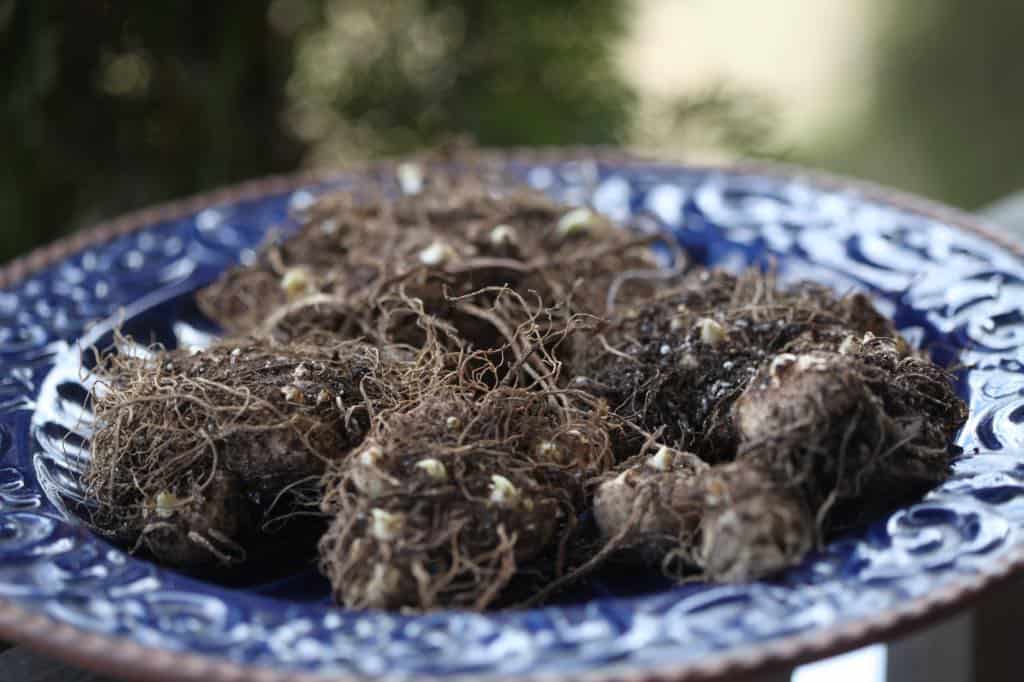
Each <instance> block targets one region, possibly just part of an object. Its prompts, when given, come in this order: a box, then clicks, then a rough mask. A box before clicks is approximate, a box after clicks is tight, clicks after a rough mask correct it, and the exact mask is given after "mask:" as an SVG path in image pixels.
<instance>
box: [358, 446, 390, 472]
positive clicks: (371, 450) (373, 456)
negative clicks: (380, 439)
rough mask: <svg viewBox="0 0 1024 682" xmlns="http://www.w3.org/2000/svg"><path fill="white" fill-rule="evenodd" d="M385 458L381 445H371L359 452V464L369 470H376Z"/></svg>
mask: <svg viewBox="0 0 1024 682" xmlns="http://www.w3.org/2000/svg"><path fill="white" fill-rule="evenodd" d="M383 457H384V448H382V447H381V446H379V445H369V446H367V447H365V448H363V449H362V450H361V451H360V452H359V463H360V464H361V465H363V466H364V467H367V468H376V467H377V465H378V464H379V463H380V460H381V459H382V458H383Z"/></svg>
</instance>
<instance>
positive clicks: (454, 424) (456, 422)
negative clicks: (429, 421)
mask: <svg viewBox="0 0 1024 682" xmlns="http://www.w3.org/2000/svg"><path fill="white" fill-rule="evenodd" d="M461 426H462V420H461V419H459V418H458V417H456V416H454V415H453V416H451V417H448V418H446V419H445V420H444V427H445V428H446V429H448V430H449V431H457V430H458V429H459V428H460V427H461Z"/></svg>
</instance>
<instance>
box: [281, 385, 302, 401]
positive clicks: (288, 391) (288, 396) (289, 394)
mask: <svg viewBox="0 0 1024 682" xmlns="http://www.w3.org/2000/svg"><path fill="white" fill-rule="evenodd" d="M281 394H282V395H283V396H284V399H285V400H287V401H288V402H290V403H303V402H305V401H306V396H305V394H303V392H302V389H301V388H299V387H298V386H285V387H284V388H282V389H281Z"/></svg>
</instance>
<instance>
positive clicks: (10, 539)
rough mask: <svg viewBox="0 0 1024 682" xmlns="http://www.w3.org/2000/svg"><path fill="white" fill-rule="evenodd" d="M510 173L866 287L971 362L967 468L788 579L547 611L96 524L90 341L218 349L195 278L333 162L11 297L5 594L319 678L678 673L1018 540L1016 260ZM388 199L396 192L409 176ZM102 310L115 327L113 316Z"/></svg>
mask: <svg viewBox="0 0 1024 682" xmlns="http://www.w3.org/2000/svg"><path fill="white" fill-rule="evenodd" d="M506 170H507V171H508V172H509V174H511V175H513V176H515V177H516V178H518V179H519V180H521V181H523V182H527V183H529V184H531V185H533V186H534V187H536V188H539V189H541V190H544V191H546V192H549V193H551V194H552V195H554V196H556V197H558V198H560V199H563V200H566V201H569V202H571V203H587V204H591V205H593V206H594V207H596V208H597V209H598V210H600V211H603V212H605V213H606V214H608V215H609V216H611V217H612V218H614V219H615V220H617V221H620V222H622V223H624V224H625V223H628V224H631V225H632V226H633V227H634V228H636V229H641V230H648V231H661V232H664V233H665V234H666V235H667V236H668V238H670V239H675V240H678V242H679V243H680V244H681V245H682V246H683V247H684V248H685V249H686V251H687V252H688V253H689V255H690V256H691V257H692V258H693V259H694V260H696V261H698V262H701V263H705V264H711V265H719V266H723V267H726V268H731V269H738V268H742V267H744V266H746V265H749V264H766V263H768V262H770V261H774V262H775V263H776V265H777V267H778V269H779V271H780V272H781V274H782V275H783V276H784V277H786V278H811V279H816V280H819V281H824V282H827V283H829V284H830V285H832V286H834V287H836V288H837V289H838V290H841V291H847V290H850V289H860V290H864V291H867V292H868V293H870V294H871V295H872V296H873V297H874V299H875V300H876V302H877V303H878V305H879V307H880V308H881V309H882V310H884V311H885V312H886V313H888V314H890V315H892V316H893V317H894V319H895V320H896V321H897V323H898V325H899V327H900V328H901V330H902V331H903V332H904V334H906V335H907V336H908V338H910V339H911V340H912V341H913V342H914V343H916V344H918V345H919V346H922V347H925V348H927V349H929V350H930V351H931V352H932V354H933V355H934V357H936V359H938V360H939V361H941V362H946V363H950V362H954V361H956V362H959V363H961V364H962V365H963V366H964V367H966V368H967V369H964V370H961V371H960V372H959V374H958V377H959V379H958V380H959V390H960V391H961V393H962V395H963V396H964V397H965V398H967V399H968V400H969V401H970V413H971V417H970V421H969V422H968V424H967V425H966V426H965V428H964V429H963V431H962V433H961V434H960V435H959V437H958V440H957V443H958V444H959V445H960V446H961V447H962V448H963V450H964V454H963V456H962V457H961V458H960V459H959V460H958V461H957V463H956V468H955V472H956V473H955V476H954V477H953V478H952V479H951V480H949V481H948V482H947V483H946V484H944V485H942V486H941V487H940V488H938V489H936V490H934V491H933V492H932V493H930V494H929V495H928V496H927V498H926V499H924V500H923V501H921V502H920V503H919V504H915V505H913V506H911V507H908V508H904V509H900V510H898V511H895V512H894V513H892V514H891V515H890V516H889V517H887V518H885V519H881V520H879V521H878V522H877V523H875V524H873V525H871V526H870V527H866V528H864V529H862V530H861V531H860V532H858V533H855V534H852V535H850V536H847V537H844V538H842V539H840V540H838V541H836V542H833V543H832V544H830V545H829V546H828V547H827V548H825V549H824V550H823V551H821V552H820V553H816V554H814V555H813V556H811V557H809V558H808V559H807V560H806V561H805V562H803V563H802V564H801V565H799V566H797V567H795V568H793V569H791V570H788V571H786V572H785V573H784V574H782V575H780V576H779V577H778V578H776V579H773V580H770V581H764V582H757V583H752V584H742V585H702V584H689V585H686V586H682V587H675V586H672V585H669V584H667V583H665V582H664V581H663V580H661V579H660V578H658V577H657V576H656V575H654V574H651V575H650V576H625V577H624V576H614V575H612V576H603V577H600V578H599V579H597V580H595V581H593V582H591V583H589V584H588V585H586V586H584V587H583V588H581V590H579V591H577V592H576V593H574V594H573V595H570V596H569V597H567V598H566V603H562V604H559V605H556V606H551V607H547V608H543V609H537V610H530V611H518V612H505V613H494V614H470V613H456V612H442V613H433V614H429V615H423V616H403V615H398V614H393V613H378V612H353V611H346V610H344V609H340V608H337V607H334V606H332V605H331V604H330V602H329V599H328V597H327V586H326V584H325V583H324V581H323V580H322V579H320V578H319V577H318V576H316V574H315V572H314V571H307V572H301V573H298V574H295V575H288V576H284V577H281V578H277V579H274V580H252V581H250V582H249V583H244V584H236V585H231V586H224V585H216V584H212V583H206V582H202V581H199V580H195V579H192V578H189V577H186V576H184V575H181V574H179V573H175V572H174V571H171V570H167V569H164V568H161V567H159V566H156V565H154V564H152V563H149V562H147V561H145V560H142V559H139V558H135V557H132V556H130V555H128V554H126V553H125V552H124V551H122V550H121V549H118V548H115V547H113V546H112V545H110V544H108V543H107V542H105V541H104V540H102V539H100V538H98V537H97V536H95V535H94V534H93V533H91V532H90V531H89V530H88V529H87V528H86V527H85V526H84V525H83V524H82V523H81V522H80V521H79V520H78V517H79V515H80V514H81V513H82V510H83V505H84V504H85V505H87V502H85V501H84V500H83V499H82V491H81V488H80V485H79V478H80V476H81V473H82V471H83V468H84V467H85V466H86V464H87V461H88V458H89V449H88V438H89V433H90V428H91V418H90V413H89V405H88V391H89V388H90V382H91V377H90V375H89V372H88V370H87V369H83V357H84V367H85V368H87V367H88V366H89V364H90V362H89V357H88V353H87V352H86V351H87V349H88V348H89V347H90V346H92V345H93V344H99V345H104V344H108V343H109V342H110V339H111V330H112V329H113V328H114V327H116V326H118V325H121V324H123V326H124V329H125V331H126V332H128V333H130V334H132V335H133V336H134V337H135V338H137V339H140V340H143V341H147V342H148V341H158V342H162V343H164V344H166V345H168V346H196V345H202V344H204V343H207V342H208V341H209V339H210V338H211V335H212V334H215V333H216V330H215V329H214V328H213V327H212V325H210V324H209V323H208V322H207V321H205V320H204V319H203V318H202V316H201V315H200V314H199V312H198V311H197V309H196V308H195V305H194V303H193V298H192V294H193V292H194V291H195V290H196V289H197V288H199V287H201V286H203V285H204V284H206V283H208V282H210V281H211V280H212V279H213V278H215V277H216V276H217V274H218V273H220V272H221V271H222V270H224V269H225V268H227V267H228V266H230V265H232V264H235V263H237V262H239V261H242V262H244V261H246V260H249V259H252V258H253V256H254V249H255V248H256V247H257V246H258V245H259V244H260V243H261V242H262V241H263V240H264V238H265V237H266V236H267V233H268V230H270V229H277V230H280V231H282V232H285V233H286V232H287V231H288V230H289V229H294V227H295V225H294V222H293V221H292V220H291V218H290V217H289V216H291V215H293V214H294V212H295V211H296V210H300V209H301V208H303V207H304V206H306V205H308V204H309V203H310V202H312V201H313V200H314V198H315V196H316V195H317V194H318V193H321V192H323V191H327V190H329V189H339V188H342V189H343V188H344V187H345V186H348V185H351V184H353V183H355V182H358V181H359V178H358V177H356V176H354V175H346V174H345V173H340V174H338V175H337V176H333V177H330V178H328V179H323V180H318V181H316V182H315V183H314V184H311V185H309V186H307V187H303V188H301V189H298V190H290V191H287V192H279V193H271V194H268V195H265V196H259V197H256V198H249V199H245V200H239V201H235V202H233V203H227V204H222V205H216V206H211V207H208V208H205V209H203V210H201V211H199V212H198V213H194V214H190V215H187V216H184V217H181V218H176V219H173V220H166V221H162V222H160V221H158V222H156V223H154V224H152V225H149V226H147V227H145V228H144V229H142V230H141V231H137V232H134V233H132V234H129V235H126V236H122V237H118V238H116V239H114V240H112V241H109V242H106V243H103V244H100V245H97V246H93V247H89V248H87V249H86V250H83V251H80V252H77V253H73V254H72V255H70V256H68V257H66V258H64V259H63V260H61V261H59V262H56V263H54V264H51V265H49V266H47V267H46V268H44V269H42V270H40V271H37V272H35V273H34V274H33V275H32V276H31V277H29V278H27V279H24V280H23V281H20V282H19V283H17V284H16V285H15V286H13V287H11V288H9V289H7V290H6V291H3V293H0V600H6V601H8V602H10V603H13V604H15V605H17V606H19V607H21V608H23V609H24V610H25V611H27V612H30V613H40V614H44V615H46V616H48V617H49V618H52V619H53V620H55V621H59V622H62V623H65V624H69V625H72V626H73V627H75V628H77V629H81V630H85V631H88V632H93V633H99V634H103V635H112V636H116V637H122V638H128V639H130V640H132V641H134V642H136V643H138V644H141V645H143V646H146V647H153V648H157V649H162V650H170V651H174V652H191V653H198V654H203V655H211V656H215V657H218V658H224V659H227V660H229V661H234V662H238V663H242V664H246V665H250V666H260V667H268V668H272V669H276V670H280V671H286V672H287V671H304V672H310V673H317V674H330V673H335V674H338V673H350V674H369V675H376V674H393V675H399V676H404V675H417V674H421V675H431V676H473V677H474V678H481V677H487V676H491V675H494V676H499V675H502V676H503V675H517V676H518V675H527V676H529V675H542V674H554V675H565V674H573V675H582V676H586V675H587V674H589V673H593V672H597V671H600V672H601V673H602V674H607V673H608V672H609V671H616V670H622V671H641V672H642V671H651V670H660V669H665V668H672V669H675V670H682V669H685V667H686V665H688V664H690V663H693V662H695V661H700V660H701V659H703V658H705V657H710V656H718V655H722V654H728V653H729V652H732V651H737V650H741V649H743V648H744V647H746V646H748V645H751V644H758V643H764V642H768V641H772V640H778V639H780V638H791V637H793V636H798V637H799V636H802V635H808V636H809V635H811V634H814V633H818V634H820V633H821V632H823V631H829V630H830V629H832V628H839V627H842V626H843V625H845V624H850V623H855V622H857V621H858V620H860V619H866V618H872V617H875V616H877V615H878V614H879V613H884V612H886V611H887V610H890V609H896V608H899V607H900V606H901V605H902V604H905V603H907V602H908V601H910V600H914V599H915V598H919V597H922V596H925V595H928V594H929V593H930V592H932V591H934V590H938V589H940V588H942V587H944V586H947V585H949V584H951V583H952V582H953V581H956V580H960V579H963V578H965V577H968V578H970V577H974V576H979V575H984V574H985V572H986V571H988V570H990V567H992V566H994V565H996V564H997V563H999V562H1000V561H1001V560H1004V559H1005V558H1006V557H1008V556H1010V555H1011V554H1013V553H1015V552H1019V549H1020V547H1019V546H1018V545H1019V544H1020V543H1021V532H1022V528H1024V364H1022V361H1024V345H1022V343H1024V313H1022V311H1021V308H1020V305H1021V302H1022V301H1024V262H1022V260H1021V259H1020V258H1019V257H1017V256H1015V255H1013V254H1011V253H1009V252H1008V251H1007V250H1006V249H1005V248H1002V247H1000V246H998V245H996V244H994V243H991V242H989V241H986V240H985V239H984V238H982V237H979V236H977V235H974V234H970V233H968V232H965V231H963V230H960V229H957V228H955V227H952V226H951V225H949V224H946V223H944V222H943V221H942V220H940V219H936V218H934V217H927V216H925V215H923V214H918V213H915V212H912V211H910V210H907V209H904V208H897V207H894V206H890V205H887V204H885V203H880V202H878V201H876V200H870V199H867V198H865V197H864V196H862V195H861V194H859V193H858V191H857V190H851V189H844V188H842V187H840V188H834V187H826V186H824V185H817V184H815V182H814V181H812V180H801V179H799V177H796V178H791V177H784V176H778V175H759V174H756V173H751V172H745V171H735V172H733V171H723V170H702V169H689V168H686V167H668V166H654V165H650V166H647V165H641V164H636V163H631V164H616V163H599V162H595V161H586V160H584V161H571V162H552V163H543V164H535V163H525V162H522V163H520V162H514V161H511V162H509V165H508V167H507V169H506ZM396 191H397V190H396ZM97 321H99V322H97Z"/></svg>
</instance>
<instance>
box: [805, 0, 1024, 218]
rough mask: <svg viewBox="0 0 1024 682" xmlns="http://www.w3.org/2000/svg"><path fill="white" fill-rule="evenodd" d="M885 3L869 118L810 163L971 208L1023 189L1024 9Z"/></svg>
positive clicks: (815, 152) (953, 0)
mask: <svg viewBox="0 0 1024 682" xmlns="http://www.w3.org/2000/svg"><path fill="white" fill-rule="evenodd" d="M876 2H877V9H878V11H879V12H880V15H879V17H878V19H879V24H878V33H877V42H876V45H875V48H874V49H873V50H872V51H871V54H872V55H873V59H874V79H873V82H874V83H875V87H874V90H873V92H871V93H870V104H869V107H868V110H867V111H865V112H864V113H863V115H862V116H860V117H858V118H857V120H855V121H852V122H849V128H848V129H847V130H846V131H844V132H843V133H841V134H839V135H837V136H836V137H835V138H833V139H832V140H830V141H826V142H825V143H823V144H819V145H816V146H815V148H813V149H808V150H805V152H804V155H805V156H806V157H807V158H809V159H811V160H812V161H813V162H814V163H816V164H819V165H825V166H828V167H832V168H835V169H837V170H841V171H843V172H851V173H855V174H857V175H862V176H865V177H870V178H873V179H877V180H879V181H882V182H886V183H890V184H893V185H897V186H901V187H904V188H906V189H910V190H913V191H917V192H921V193H923V194H927V195H930V196H933V197H937V198H939V199H942V200H944V201H948V202H951V203H954V204H958V205H960V206H964V207H967V208H973V207H976V206H978V205H980V204H983V203H985V202H987V201H990V200H992V199H994V198H996V197H999V196H1002V195H1004V194H1006V193H1008V192H1011V191H1015V190H1019V189H1021V187H1024V162H1022V159H1024V134H1022V126H1024V89H1022V87H1021V85H1022V84H1024V44H1022V42H1021V39H1020V27H1021V26H1024V4H1022V3H1018V2H1003V1H1002V0H941V1H940V0H927V1H921V2H892V1H891V0H876Z"/></svg>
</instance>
